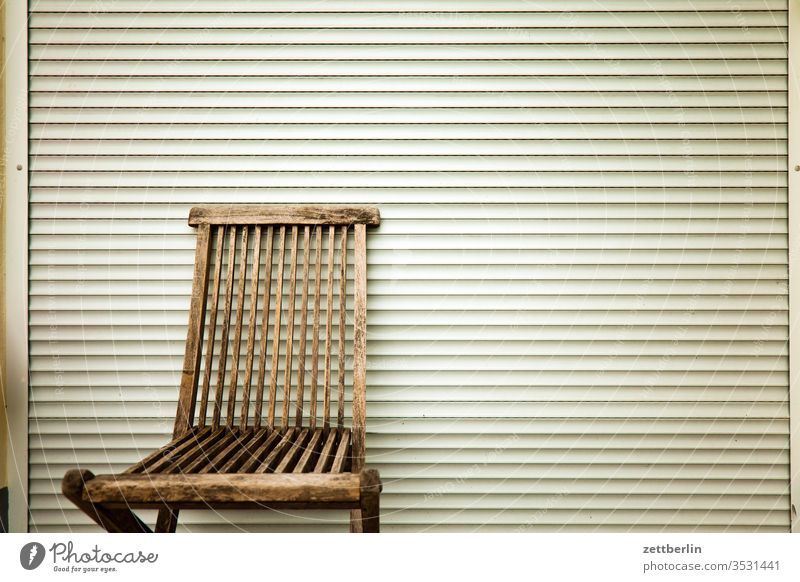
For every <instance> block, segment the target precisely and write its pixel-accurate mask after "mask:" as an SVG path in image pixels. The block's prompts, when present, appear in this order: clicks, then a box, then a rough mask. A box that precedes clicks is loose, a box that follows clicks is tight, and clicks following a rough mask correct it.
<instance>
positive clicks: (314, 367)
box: [308, 226, 322, 429]
mask: <svg viewBox="0 0 800 582" xmlns="http://www.w3.org/2000/svg"><path fill="white" fill-rule="evenodd" d="M314 240H315V241H316V245H317V248H316V260H315V261H314V273H315V274H314V317H313V324H312V328H311V395H310V396H309V400H310V403H309V409H308V415H309V426H310V427H311V428H312V429H313V428H316V427H317V383H318V381H319V312H320V309H319V306H320V293H321V288H322V227H321V226H318V227H317V228H316V229H315V234H314Z"/></svg>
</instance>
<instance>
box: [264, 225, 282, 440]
mask: <svg viewBox="0 0 800 582" xmlns="http://www.w3.org/2000/svg"><path fill="white" fill-rule="evenodd" d="M279 236H280V239H279V240H278V276H277V278H276V279H275V284H276V290H275V325H274V327H273V333H272V369H271V372H270V378H269V409H268V412H267V424H268V425H269V426H270V427H273V426H275V401H276V398H277V390H278V356H279V351H280V346H281V312H282V309H283V261H284V258H285V251H286V227H285V226H281V227H280V231H279Z"/></svg>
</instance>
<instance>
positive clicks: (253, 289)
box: [239, 225, 261, 430]
mask: <svg viewBox="0 0 800 582" xmlns="http://www.w3.org/2000/svg"><path fill="white" fill-rule="evenodd" d="M255 234H256V238H255V240H254V241H253V272H252V274H251V275H250V319H249V320H248V321H247V357H246V358H245V362H244V382H243V386H242V412H241V415H240V418H239V427H240V428H241V429H242V430H244V429H245V428H247V412H248V409H249V408H250V383H251V380H252V377H253V355H254V354H253V351H254V350H255V343H256V342H255V340H256V314H257V313H258V274H259V270H260V268H261V226H260V225H259V226H256V228H255Z"/></svg>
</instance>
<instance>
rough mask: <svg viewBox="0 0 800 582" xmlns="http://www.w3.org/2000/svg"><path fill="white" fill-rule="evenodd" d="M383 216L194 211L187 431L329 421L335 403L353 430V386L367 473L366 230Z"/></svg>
mask: <svg viewBox="0 0 800 582" xmlns="http://www.w3.org/2000/svg"><path fill="white" fill-rule="evenodd" d="M379 223H380V214H379V212H378V209H377V208H374V207H367V206H310V205H285V206H265V205H241V204H232V205H215V206H199V207H195V208H192V210H191V212H190V213H189V225H191V226H194V227H197V247H196V254H195V266H194V278H193V282H192V297H191V305H190V311H189V329H188V333H187V339H186V353H185V356H184V363H183V372H182V376H181V387H180V396H179V401H178V411H177V415H176V418H175V430H174V434H175V436H178V435H180V434H182V433H184V432H185V431H186V430H188V429H189V428H190V427H191V426H193V425H194V424H195V421H196V423H197V425H199V426H208V425H210V426H212V427H213V428H218V427H220V426H228V427H239V428H240V429H248V428H260V427H262V426H265V425H266V426H269V427H276V428H287V427H289V426H290V425H294V426H309V427H310V428H316V427H317V423H318V421H319V422H320V424H321V425H322V428H329V427H330V426H331V409H332V407H333V404H332V403H333V401H334V400H335V402H336V424H337V425H338V426H339V427H342V426H344V422H345V402H346V397H345V392H346V388H347V384H351V385H352V393H351V397H350V401H351V410H352V414H351V416H352V435H353V436H352V439H353V450H352V456H353V470H358V469H360V467H361V466H362V465H363V457H364V430H365V422H366V406H365V402H366V401H365V398H366V394H365V391H366V308H367V304H366V301H367V291H366V228H367V226H368V225H377V224H379ZM349 241H352V242H349ZM350 249H352V251H350ZM348 255H350V256H351V257H352V259H351V260H350V261H348ZM348 263H349V264H348ZM349 273H351V275H349ZM350 295H352V298H351V300H350V301H348V296H350ZM348 309H350V310H351V311H348ZM349 314H352V315H351V317H348V315H349ZM348 320H349V323H350V326H348ZM348 327H350V328H351V329H352V336H351V339H350V341H348V336H349V335H350V334H348V333H347V332H348ZM348 361H350V362H352V383H350V382H346V378H345V376H346V373H347V370H346V367H347V364H348ZM305 423H307V424H305Z"/></svg>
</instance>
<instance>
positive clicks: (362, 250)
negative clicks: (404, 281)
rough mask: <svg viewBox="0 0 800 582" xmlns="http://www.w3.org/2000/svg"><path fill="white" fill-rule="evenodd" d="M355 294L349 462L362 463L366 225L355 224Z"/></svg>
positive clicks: (359, 466) (355, 468) (356, 467)
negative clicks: (350, 454) (351, 442)
mask: <svg viewBox="0 0 800 582" xmlns="http://www.w3.org/2000/svg"><path fill="white" fill-rule="evenodd" d="M353 250H354V253H353V254H354V259H355V273H354V275H355V281H354V287H355V293H354V294H355V297H354V305H353V431H352V438H353V448H352V457H353V464H352V468H351V470H352V471H353V472H354V473H355V472H358V471H360V470H361V469H362V468H363V467H364V457H365V452H366V450H365V439H366V424H367V409H366V396H367V395H366V391H367V227H366V225H364V224H356V225H355V245H354V249H353Z"/></svg>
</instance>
